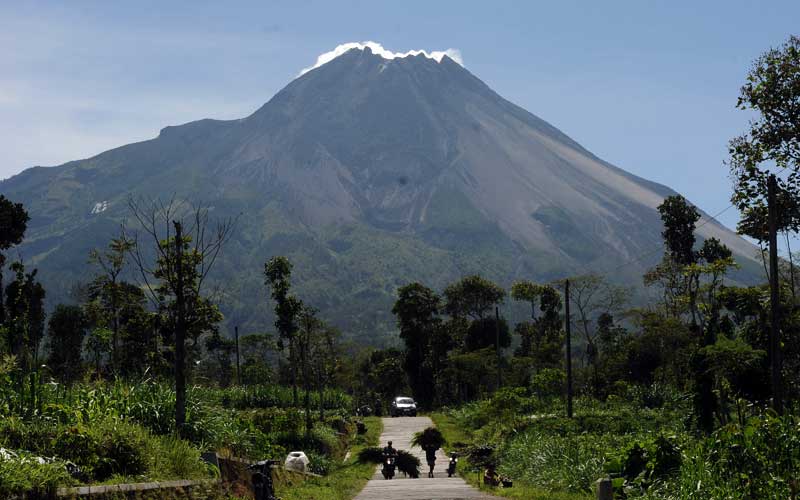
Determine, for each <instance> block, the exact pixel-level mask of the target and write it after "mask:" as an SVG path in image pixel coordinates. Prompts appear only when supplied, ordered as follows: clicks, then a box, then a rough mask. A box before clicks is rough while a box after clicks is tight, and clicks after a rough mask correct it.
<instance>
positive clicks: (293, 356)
mask: <svg viewBox="0 0 800 500" xmlns="http://www.w3.org/2000/svg"><path fill="white" fill-rule="evenodd" d="M291 277H292V263H291V262H289V259H287V258H286V257H283V256H277V257H273V258H271V259H270V260H269V261H267V262H266V264H264V280H265V284H266V285H267V286H268V287H270V289H271V290H272V300H274V301H275V328H277V330H278V335H279V338H278V342H279V344H278V347H279V348H281V349H283V347H284V344H283V343H284V342H288V343H289V365H290V366H289V370H290V373H291V377H292V400H293V402H294V406H297V402H298V401H297V368H296V365H297V353H296V349H295V340H296V339H295V335H296V333H297V316H298V314H300V312H301V310H302V307H303V303H302V302H301V301H300V299H298V298H297V297H295V296H294V295H293V294H292V293H291Z"/></svg>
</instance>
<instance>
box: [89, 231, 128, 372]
mask: <svg viewBox="0 0 800 500" xmlns="http://www.w3.org/2000/svg"><path fill="white" fill-rule="evenodd" d="M132 248H133V242H132V241H131V240H129V239H128V238H126V237H125V235H124V234H123V235H121V236H120V237H117V238H113V239H112V240H111V242H109V244H108V248H107V249H106V250H105V251H103V252H101V251H99V250H97V249H93V250H92V251H91V252H89V262H90V263H91V264H94V265H95V266H97V268H98V269H99V271H100V273H99V275H98V276H97V277H95V279H94V280H93V281H92V284H91V285H90V287H91V288H92V289H93V291H94V293H95V294H96V295H101V296H103V298H104V299H105V300H104V305H105V307H106V308H107V309H108V314H109V316H110V317H111V331H112V332H113V339H112V347H113V348H112V360H113V369H114V371H115V372H116V370H118V368H119V350H120V349H119V343H120V340H119V337H120V318H119V316H120V307H121V305H122V303H123V302H122V297H121V295H122V293H121V291H122V290H121V289H122V284H121V283H120V275H121V274H122V272H123V270H124V268H125V259H126V256H127V254H128V253H129V252H130V251H131V249H132Z"/></svg>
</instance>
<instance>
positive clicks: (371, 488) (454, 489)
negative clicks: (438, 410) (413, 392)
mask: <svg viewBox="0 0 800 500" xmlns="http://www.w3.org/2000/svg"><path fill="white" fill-rule="evenodd" d="M432 425H433V422H432V421H431V419H429V418H428V417H399V418H384V419H383V434H381V442H380V446H381V447H384V446H386V442H387V441H392V446H394V447H395V448H397V449H398V450H406V451H408V452H410V453H413V454H415V455H416V456H417V457H419V460H420V462H421V463H422V465H421V466H420V478H419V479H410V478H405V477H403V474H402V473H398V475H396V476H395V478H394V479H392V480H390V481H387V480H385V479H384V478H383V476H382V475H381V471H380V466H378V468H377V469H376V470H375V475H374V476H373V477H372V479H371V480H370V481H369V482H368V483H367V485H366V486H365V487H364V489H363V490H362V491H361V493H359V494H358V496H357V497H356V500H461V499H483V500H499V499H498V498H497V497H493V496H488V495H486V494H484V493H482V492H480V491H478V490H476V489H475V488H473V487H471V486H469V485H468V484H467V483H466V482H465V481H464V480H463V479H461V478H460V477H452V478H448V477H447V463H448V459H447V457H445V455H444V453H442V451H441V450H439V451H438V452H436V469H434V476H435V477H434V478H433V479H430V478H428V465H427V464H426V462H425V452H424V451H422V450H421V449H420V448H412V447H411V444H410V443H411V438H412V437H413V435H414V433H415V432H419V431H421V430H423V429H425V428H426V427H430V426H432Z"/></svg>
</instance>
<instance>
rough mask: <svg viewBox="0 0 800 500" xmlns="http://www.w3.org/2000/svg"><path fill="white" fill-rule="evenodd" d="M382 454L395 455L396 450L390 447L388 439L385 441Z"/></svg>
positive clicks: (390, 443) (386, 455)
mask: <svg viewBox="0 0 800 500" xmlns="http://www.w3.org/2000/svg"><path fill="white" fill-rule="evenodd" d="M383 455H384V456H385V457H395V458H396V457H397V450H395V449H394V448H393V447H392V442H391V441H389V442H388V443H386V446H384V448H383Z"/></svg>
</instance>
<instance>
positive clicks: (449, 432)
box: [430, 413, 592, 500]
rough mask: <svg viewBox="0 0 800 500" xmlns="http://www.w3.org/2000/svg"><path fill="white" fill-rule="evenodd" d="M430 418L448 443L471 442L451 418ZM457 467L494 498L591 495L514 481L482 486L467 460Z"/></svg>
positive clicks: (577, 499)
mask: <svg viewBox="0 0 800 500" xmlns="http://www.w3.org/2000/svg"><path fill="white" fill-rule="evenodd" d="M430 417H431V419H432V420H433V422H434V423H435V424H436V427H438V428H439V430H441V431H442V434H444V436H445V439H447V442H448V443H469V442H471V441H472V439H473V436H472V434H471V433H470V432H469V431H468V430H467V429H466V428H465V427H463V426H460V425H458V424H457V423H456V421H455V419H453V418H452V417H450V416H448V415H446V414H444V413H433V414H431V415H430ZM458 465H459V475H460V476H461V477H463V478H464V480H465V481H467V482H468V483H469V484H471V485H472V486H474V487H476V488H479V489H480V490H482V491H486V492H487V493H491V494H492V495H495V496H500V497H504V498H524V499H527V500H588V499H590V498H592V496H591V495H586V494H582V493H571V492H553V491H547V490H544V489H542V488H539V487H536V486H535V485H531V484H525V483H524V482H520V481H519V480H515V481H514V486H513V487H511V488H497V487H491V486H486V485H484V484H483V480H482V479H483V474H482V473H481V472H472V471H471V469H472V468H473V466H472V464H470V463H469V459H467V458H466V457H461V458H460V459H459V464H458Z"/></svg>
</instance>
